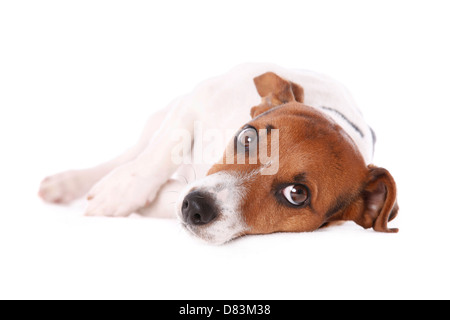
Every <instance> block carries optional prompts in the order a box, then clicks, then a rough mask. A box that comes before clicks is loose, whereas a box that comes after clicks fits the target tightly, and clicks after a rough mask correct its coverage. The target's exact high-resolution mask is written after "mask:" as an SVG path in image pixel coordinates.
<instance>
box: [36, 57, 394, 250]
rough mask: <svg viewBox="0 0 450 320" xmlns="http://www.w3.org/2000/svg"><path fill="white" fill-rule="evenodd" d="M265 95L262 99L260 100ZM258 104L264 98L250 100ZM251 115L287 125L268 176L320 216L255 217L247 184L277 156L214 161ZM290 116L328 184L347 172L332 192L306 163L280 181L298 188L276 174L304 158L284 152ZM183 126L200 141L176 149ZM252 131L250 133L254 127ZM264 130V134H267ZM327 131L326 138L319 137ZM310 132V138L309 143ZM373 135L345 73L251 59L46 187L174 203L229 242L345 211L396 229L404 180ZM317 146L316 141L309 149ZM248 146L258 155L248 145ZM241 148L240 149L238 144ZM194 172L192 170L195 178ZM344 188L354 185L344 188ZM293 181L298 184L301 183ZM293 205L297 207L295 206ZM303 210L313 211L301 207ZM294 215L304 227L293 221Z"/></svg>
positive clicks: (92, 206)
mask: <svg viewBox="0 0 450 320" xmlns="http://www.w3.org/2000/svg"><path fill="white" fill-rule="evenodd" d="M253 80H254V81H253ZM253 82H254V83H253ZM255 85H256V89H257V90H255ZM303 92H304V93H303ZM261 97H262V98H263V101H262V103H261V104H259V103H260V101H261ZM258 104H259V105H258ZM255 105H258V106H257V107H254V108H252V109H251V110H250V108H251V107H252V106H255ZM250 111H251V112H250ZM296 113H299V114H297V115H296ZM300 113H301V115H300ZM250 114H252V116H253V119H252V117H251V115H250ZM294 116H297V118H298V119H297V118H295V117H294ZM300 118H301V119H300ZM261 121H263V122H264V124H262V123H261V125H262V128H261V127H259V128H258V126H257V125H255V124H259V123H260V122H261ZM270 121H272V122H273V123H272V122H270ZM298 121H300V122H298ZM302 121H303V122H304V123H303V122H302ZM305 121H306V122H305ZM297 122H298V123H297ZM246 123H249V124H250V125H249V128H251V130H250V131H251V132H249V134H256V135H258V132H257V129H258V130H261V129H268V130H269V131H268V133H267V136H268V137H270V139H272V140H273V139H274V137H275V133H276V131H275V130H280V136H279V138H280V139H281V143H280V145H279V149H278V147H277V150H278V151H279V154H280V163H279V164H277V168H276V169H277V172H274V173H273V174H268V175H267V176H271V177H272V178H271V180H267V179H266V180H264V182H261V181H260V182H259V183H262V184H264V185H268V186H270V188H274V191H273V194H274V198H275V196H276V197H278V196H279V194H285V196H284V197H286V192H288V193H289V192H290V193H289V194H287V197H288V199H289V200H292V199H291V194H293V195H294V196H295V197H297V199H300V198H301V197H303V196H304V197H307V198H308V199H307V200H305V203H303V204H302V205H301V206H300V205H298V206H297V207H298V208H297V209H296V210H299V209H300V208H301V207H303V208H305V206H306V202H308V207H310V209H308V210H311V211H314V212H315V214H316V216H317V217H320V218H305V219H306V220H308V219H309V220H308V221H311V222H308V223H305V222H304V221H303V222H295V223H293V222H289V223H288V225H289V227H288V226H287V225H286V223H285V222H283V223H281V222H275V221H274V220H276V219H274V218H273V217H272V218H269V217H268V216H265V217H264V219H262V220H261V219H260V218H255V213H254V211H255V209H249V206H250V204H249V202H254V201H251V200H250V199H251V196H250V195H249V194H248V191H249V190H252V184H254V183H256V182H255V181H257V180H258V179H260V178H261V179H262V178H263V177H264V176H265V175H264V174H263V173H262V171H263V170H265V169H267V168H268V167H270V166H273V165H274V161H273V159H270V161H268V162H266V163H264V162H263V161H262V160H261V159H260V158H259V157H257V159H256V158H255V163H254V164H253V165H250V164H229V163H228V162H226V161H222V163H220V161H219V163H217V164H215V162H216V161H217V160H218V158H220V154H218V152H217V150H221V151H223V150H227V145H228V143H227V142H228V141H230V140H232V138H233V135H235V133H236V131H237V130H238V129H239V128H242V125H243V124H246ZM295 123H296V124H295ZM290 126H293V128H294V129H292V130H291V132H297V131H298V133H296V134H297V135H298V137H299V136H300V135H301V136H302V138H301V139H300V140H301V141H299V142H298V143H301V144H302V147H301V148H294V149H295V150H296V151H295V152H298V157H297V158H299V159H300V158H305V159H306V158H308V159H309V158H313V157H316V156H319V155H320V157H322V158H321V159H324V160H316V161H313V159H310V160H311V161H309V162H311V163H314V164H315V166H316V167H317V168H319V167H320V169H317V170H321V173H320V174H319V173H317V177H318V178H317V179H319V180H320V179H327V178H326V177H325V176H327V174H325V173H324V172H326V171H327V170H329V171H330V177H332V178H328V179H331V180H330V181H328V182H326V183H325V182H324V181H325V180H323V181H322V182H321V183H322V185H327V187H326V188H328V189H329V188H330V186H332V185H334V184H337V185H339V184H340V181H339V179H340V178H339V177H340V176H341V177H342V179H347V180H348V181H346V182H345V183H342V186H341V187H339V189H340V188H342V189H343V191H339V192H337V191H336V192H337V193H336V194H333V192H330V190H328V191H327V190H325V189H323V190H322V189H321V188H320V187H318V186H314V185H315V183H314V182H311V184H307V183H306V182H305V181H306V180H307V178H312V177H314V174H313V173H311V172H307V171H305V169H304V168H302V170H297V171H298V173H297V175H294V176H295V177H300V176H301V175H303V176H302V177H303V178H302V179H303V180H305V181H303V180H302V179H300V178H299V179H297V180H298V181H299V182H301V183H299V184H295V183H296V182H295V181H297V180H296V179H294V180H293V178H286V179H287V180H286V181H280V183H282V185H283V186H284V184H286V185H288V184H289V183H288V182H290V181H292V186H297V189H295V188H293V187H292V186H288V187H289V188H290V189H286V188H287V187H286V188H285V189H283V190H281V189H280V190H278V189H277V190H275V189H276V188H279V187H277V186H276V185H275V182H274V181H278V180H277V177H278V178H279V177H280V175H281V173H285V172H286V170H287V169H286V168H292V167H295V166H298V164H297V163H295V162H296V160H292V159H291V160H289V161H288V160H286V159H287V158H286V156H285V153H292V150H290V149H291V146H292V147H293V146H294V145H296V144H297V140H295V141H294V142H292V143H291V145H288V146H284V145H283V143H284V142H286V141H287V140H288V139H291V138H292V137H290V134H289V131H286V129H284V128H289V127H290ZM309 126H311V127H309ZM245 128H246V127H245V126H244V129H242V130H246V129H245ZM308 128H309V129H308ZM271 130H273V131H271ZM283 130H285V131H284V132H283ZM247 131H248V130H247ZM174 132H175V133H179V134H178V138H180V137H181V133H185V134H187V135H188V136H189V137H191V140H192V141H188V142H189V146H190V148H189V150H181V149H183V148H181V149H180V148H178V149H177V146H178V145H180V139H178V140H177V139H175V138H177V135H176V134H175V135H174ZM261 132H262V131H261ZM270 132H273V133H272V134H270ZM277 132H278V131H277ZM308 132H309V135H308ZM260 134H262V133H260ZM277 134H278V133H277ZM305 134H306V135H305ZM208 135H209V136H208ZM283 135H284V136H283ZM277 137H278V136H277ZM326 137H328V138H327V139H324V138H326ZM330 137H332V138H333V139H334V138H336V141H337V142H336V143H334V144H332V145H331V144H330V143H329V141H330V140H333V139H330ZM213 138H215V139H213ZM243 138H244V140H245V141H246V142H248V143H250V141H251V139H249V138H248V136H244V137H243ZM262 138H263V137H262V136H261V137H258V140H260V139H261V140H263V139H262ZM211 140H213V145H212V146H211ZM319 140H320V141H323V142H320V143H319V142H318V141H319ZM307 141H310V142H308V144H305V143H307ZM327 141H328V142H327ZM208 142H209V144H208ZM374 143H375V136H374V134H373V131H372V130H371V129H370V127H369V126H368V125H367V124H366V123H365V121H364V119H363V117H362V115H361V113H360V112H359V110H358V108H357V106H356V104H355V102H354V101H353V99H352V97H351V95H350V94H349V92H348V91H347V90H346V88H345V87H343V86H342V85H341V84H340V83H338V82H336V81H334V80H332V79H330V78H328V77H326V76H323V75H319V74H316V73H312V72H308V71H299V70H287V69H283V68H281V67H279V66H275V65H267V64H248V65H242V66H239V67H236V68H235V69H233V70H231V71H230V72H229V73H227V74H225V75H223V76H219V77H216V78H213V79H210V80H207V81H205V82H203V83H201V84H200V85H199V86H197V88H196V89H194V91H193V92H192V93H191V94H189V95H185V96H182V97H180V98H178V99H176V100H175V101H173V102H172V103H171V104H170V105H169V106H168V107H166V108H165V109H163V110H161V111H160V112H158V113H156V114H155V115H154V116H152V117H151V118H150V120H149V122H148V124H147V126H146V128H145V130H144V133H143V135H142V137H141V138H140V140H139V142H138V143H137V144H136V145H135V146H134V147H133V148H131V149H130V150H128V151H127V152H125V153H124V154H123V155H121V156H119V157H118V158H116V159H114V160H111V161H109V162H107V163H104V164H102V165H99V166H97V167H94V168H91V169H87V170H79V171H69V172H65V173H61V174H58V175H55V176H52V177H50V178H47V179H45V180H44V181H43V183H42V185H41V190H40V195H41V197H42V198H43V199H44V200H46V201H48V202H54V203H68V202H70V201H72V200H74V199H76V198H78V197H81V196H83V195H84V194H86V193H87V194H88V200H89V203H88V207H87V210H86V214H87V215H101V216H127V215H129V214H131V213H133V212H136V211H142V210H143V209H144V208H146V211H147V212H157V213H159V214H161V213H162V214H165V215H171V214H172V215H173V213H175V214H177V215H178V217H179V218H180V220H181V221H182V223H183V225H184V226H186V228H187V229H189V230H190V231H192V232H193V233H194V234H196V235H197V236H199V237H201V238H203V239H205V240H207V241H210V242H214V243H223V242H226V241H228V240H230V239H232V238H235V237H237V236H239V235H243V234H253V233H269V232H276V231H310V230H314V229H317V228H318V227H320V226H322V225H324V224H325V223H327V222H330V221H336V220H354V221H356V222H357V223H358V224H360V225H362V226H364V227H374V229H375V230H377V231H386V232H389V231H396V230H394V229H388V228H387V226H386V225H387V221H388V220H390V219H393V218H394V217H395V215H396V213H397V210H398V207H397V205H396V201H395V183H394V182H393V179H392V177H391V176H390V175H389V173H388V172H387V171H385V170H384V169H381V168H376V167H374V166H369V167H368V165H369V164H370V163H371V161H372V156H373V150H374ZM233 145H234V146H235V144H233ZM247 147H248V146H247ZM310 147H311V148H312V149H311V150H312V151H308V153H307V154H305V152H306V150H307V149H309V148H310ZM297 149H298V150H297ZM300 149H301V150H300ZM325 149H326V150H325ZM174 150H177V152H175V151H174ZM274 150H275V149H274V148H273V147H272V151H274ZM302 150H304V151H302ZM179 151H186V152H185V154H184V156H185V157H184V158H183V159H184V160H185V159H186V153H188V154H187V156H189V158H190V160H191V162H190V163H180V161H178V162H177V161H174V155H175V156H176V155H178V153H180V152H179ZM221 151H220V152H221ZM235 151H236V150H235ZM247 152H248V150H247ZM181 153H183V152H181ZM244 155H246V156H248V157H250V155H249V154H246V153H245V152H244ZM313 155H314V156H313ZM233 156H237V155H235V154H234V153H233ZM331 157H334V158H335V159H334V160H333V161H334V162H333V163H337V164H336V165H333V164H332V165H331V166H332V167H337V169H336V170H339V172H341V173H338V172H337V171H336V172H332V171H333V169H332V168H330V163H326V162H327V161H328V160H325V159H330V158H331ZM224 159H225V156H224ZM277 161H278V159H277ZM292 161H294V163H292ZM184 162H186V161H184ZM225 162H226V163H225ZM309 162H308V161H307V160H304V161H302V163H309ZM321 164H322V166H320V165H321ZM278 167H279V169H280V170H281V171H280V170H278ZM316 167H315V168H316ZM327 168H328V169H327ZM311 170H312V171H317V170H316V169H311ZM278 171H280V172H281V173H280V172H278ZM347 173H349V174H348V177H347ZM352 179H354V180H355V181H352ZM185 180H189V185H188V186H186V185H185V184H186V181H185ZM194 180H195V181H194ZM277 183H278V182H277ZM283 183H284V184H283ZM308 183H309V182H308ZM346 184H348V185H346ZM353 184H354V186H353ZM270 188H269V189H270ZM301 188H303V189H302V190H304V191H302V192H303V193H304V194H303V195H302V194H301V192H300V191H298V189H301ZM269 189H268V191H267V192H268V193H267V194H265V195H262V196H261V197H262V198H263V199H269V198H270V197H271V196H268V194H271V192H272V191H270V190H269ZM313 189H314V190H313ZM316 189H317V190H316ZM344 189H345V190H351V191H346V192H347V193H345V192H344V191H345V190H344ZM286 190H288V191H286ZM292 190H294V191H295V192H296V193H295V194H294V193H292V192H293V191H292ZM296 190H297V191H296ZM280 192H281V193H280ZM322 192H327V194H330V196H329V197H330V199H329V200H327V201H325V200H321V199H325V198H326V197H325V196H321V197H319V194H321V193H322ZM170 193H172V197H173V195H174V194H177V193H181V196H180V197H179V201H178V202H177V203H176V208H175V210H174V205H173V203H171V202H172V200H168V199H167V198H166V197H167V195H168V194H170ZM372 193H373V196H371V195H372ZM275 194H276V195H275ZM332 194H333V195H332ZM322 195H323V193H322ZM299 197H300V198H299ZM199 199H203V200H199ZM205 199H206V200H205ZM318 199H319V200H318ZM257 200H258V201H257V202H259V205H262V206H264V203H261V200H262V199H261V198H259V199H257ZM268 201H269V202H270V201H272V199H269V200H268ZM273 201H275V200H273ZM283 201H284V200H279V201H278V202H277V204H276V205H275V204H274V208H273V209H272V212H273V211H279V212H282V211H283V210H285V209H286V210H287V207H288V206H289V205H291V204H289V203H288V205H287V206H286V208H285V207H282V206H285V204H282V202H283ZM313 201H314V202H315V201H319V202H320V201H323V202H327V209H326V210H325V208H323V209H320V207H321V206H320V205H319V204H316V203H314V204H313ZM388 201H389V203H388V204H386V203H387V202H388ZM290 202H291V203H292V201H290ZM277 206H279V207H277ZM294 206H296V205H294ZM323 206H324V207H325V204H324V205H323ZM330 206H331V207H330ZM250 207H251V206H250ZM268 207H270V206H268ZM363 207H364V208H363ZM192 208H194V209H192ZM291 209H292V208H289V210H291ZM304 210H306V209H304ZM203 211H204V212H205V213H204V212H203ZM319 211H323V212H319ZM250 212H253V213H251V214H250ZM296 212H300V211H296ZM292 214H293V213H289V215H292ZM293 215H295V216H297V214H295V213H294V214H293ZM298 216H303V217H306V216H307V215H306V214H305V213H301V214H299V215H298ZM381 216H382V218H380V219H378V218H379V217H381ZM277 219H278V218H277ZM280 219H281V218H280ZM286 219H287V220H292V221H293V219H294V218H293V216H287V218H284V221H287V220H286ZM296 219H297V218H296ZM313 220H314V222H312V221H313ZM377 221H378V222H377ZM263 224H265V225H264V226H262V225H263ZM294 224H295V227H294V226H292V227H291V225H294Z"/></svg>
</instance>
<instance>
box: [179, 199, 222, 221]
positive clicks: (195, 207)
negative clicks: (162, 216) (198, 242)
mask: <svg viewBox="0 0 450 320" xmlns="http://www.w3.org/2000/svg"><path fill="white" fill-rule="evenodd" d="M181 212H182V214H183V219H184V221H185V222H186V223H187V224H190V225H195V226H201V225H204V224H207V223H210V222H211V221H213V220H214V219H216V218H217V215H218V212H217V206H216V204H215V201H214V198H213V197H212V196H211V195H210V194H209V193H206V192H200V191H193V192H191V193H189V194H188V195H187V196H186V197H185V198H184V200H183V204H182V207H181Z"/></svg>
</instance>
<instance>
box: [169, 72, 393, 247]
mask: <svg viewBox="0 0 450 320" xmlns="http://www.w3.org/2000/svg"><path fill="white" fill-rule="evenodd" d="M254 82H255V85H256V88H257V90H258V93H259V95H260V96H261V97H262V102H261V104H260V105H258V106H256V107H253V108H252V109H251V116H252V118H253V119H252V120H251V121H250V122H249V123H247V124H245V125H244V126H242V128H241V129H240V130H239V131H238V132H237V134H236V136H235V138H234V139H233V140H232V141H231V142H230V144H229V146H228V147H227V150H226V151H225V154H224V157H223V161H221V163H217V164H215V165H214V166H213V167H212V168H211V169H210V171H209V172H208V176H207V177H205V178H204V179H202V180H198V181H197V182H195V183H194V184H193V185H191V186H190V187H189V189H188V190H187V192H186V194H184V195H183V196H182V198H180V201H179V204H178V209H177V210H178V211H179V212H178V215H179V217H180V218H181V220H182V222H183V225H184V226H185V227H186V228H187V229H188V230H189V231H191V232H192V233H193V234H195V235H196V236H198V237H200V238H202V239H204V240H206V241H208V242H212V243H224V242H226V241H229V240H231V239H233V238H236V237H238V236H241V235H245V234H268V233H273V232H283V231H287V232H301V231H313V230H316V229H318V228H320V227H321V226H323V225H325V224H327V223H328V222H332V221H338V220H353V221H355V222H356V223H357V224H359V225H361V226H362V227H364V228H373V229H374V230H376V231H382V232H397V231H398V230H397V229H389V228H388V227H387V223H388V221H390V220H392V219H393V218H395V216H396V214H397V210H398V206H397V203H396V186H395V182H394V180H393V178H392V176H391V175H390V173H389V172H388V171H387V170H385V169H383V168H379V167H376V166H373V165H369V166H366V164H365V162H364V160H363V157H362V155H361V154H360V152H359V151H358V149H357V148H356V146H355V144H354V142H353V140H352V139H351V138H350V137H349V136H348V135H347V133H346V132H345V131H344V130H343V129H342V128H341V127H340V126H339V125H337V124H336V123H335V122H334V121H333V120H332V119H330V118H328V117H327V116H325V115H324V114H323V113H321V112H319V111H316V110H315V109H313V108H311V107H308V106H306V105H304V104H303V88H302V87H301V86H299V85H298V84H295V83H292V82H289V81H287V80H284V79H282V78H280V77H279V76H277V75H276V74H274V73H271V72H269V73H265V74H263V75H261V76H259V77H257V78H255V79H254ZM262 150H265V152H266V153H267V154H270V156H268V157H267V156H264V155H265V154H266V153H264V152H261V151H262ZM273 155H276V157H273ZM230 160H231V161H230ZM242 160H243V161H242Z"/></svg>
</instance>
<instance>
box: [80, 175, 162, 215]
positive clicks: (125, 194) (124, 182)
mask: <svg viewBox="0 0 450 320" xmlns="http://www.w3.org/2000/svg"><path fill="white" fill-rule="evenodd" d="M160 186H161V184H159V183H156V180H154V179H151V178H143V177H139V176H137V175H135V174H133V173H132V171H130V170H128V169H127V168H119V169H116V170H115V171H114V172H112V173H111V174H110V175H109V176H107V177H106V178H104V179H103V180H101V181H100V182H98V183H97V184H96V185H95V186H94V187H93V188H92V190H91V191H89V193H88V196H87V199H88V206H87V209H86V212H85V215H86V216H108V217H126V216H129V215H130V214H132V213H133V212H136V211H137V210H138V209H140V208H142V207H144V206H146V205H148V204H149V203H150V202H151V201H152V200H153V199H154V198H155V196H156V194H157V192H158V189H159V187H160Z"/></svg>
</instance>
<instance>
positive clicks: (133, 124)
mask: <svg viewBox="0 0 450 320" xmlns="http://www.w3.org/2000/svg"><path fill="white" fill-rule="evenodd" d="M448 12H449V8H448V6H447V1H430V0H428V1H376V2H373V1H372V2H369V1H317V0H315V1H280V0H277V1H261V0H259V1H230V0H229V1H222V2H218V1H193V0H191V1H91V0H90V1H2V2H0V130H1V131H0V137H1V151H2V152H1V160H0V163H1V165H0V194H1V207H0V298H153V299H168V298H181V299H206V298H208V299H216V298H221V299H242V298H245V299H299V298H304V299H316V298H325V299H329V298H343V299H349V298H357V299H358V298H359V299H367V298H375V299H399V298H447V299H448V298H450V293H449V290H450V289H449V286H450V276H449V268H450V258H449V249H448V246H449V243H450V236H449V234H450V232H449V228H448V226H449V222H450V218H449V216H450V212H449V211H450V210H449V207H448V204H447V203H448V199H449V195H448V194H449V187H448V181H449V178H450V177H449V174H448V165H447V164H448V161H449V156H448V154H449V153H448V150H447V149H448V146H449V143H448V141H447V139H448V138H449V137H450V135H449V125H448V124H447V123H448V121H447V117H448V111H449V108H450V103H449V101H450V98H449V92H450V90H449V86H450V77H449V74H450V63H449V57H450V47H449V30H450V22H449V21H450V20H449V18H448ZM242 62H274V63H277V64H280V65H283V66H285V67H295V68H306V69H311V70H315V71H319V72H323V73H326V74H329V75H331V76H333V77H334V78H337V79H339V80H340V81H341V82H343V83H344V84H346V85H347V86H348V87H349V89H350V91H351V92H352V93H353V94H354V96H355V99H356V100H357V102H358V103H359V105H360V106H361V109H362V110H363V112H364V114H365V116H366V119H367V120H368V122H369V123H370V124H371V125H372V127H373V128H374V129H375V131H376V132H377V136H378V144H377V150H376V157H375V161H374V162H375V163H376V164H377V165H379V166H383V167H385V168H387V169H388V170H390V171H391V173H392V175H393V176H394V178H395V179H396V181H397V184H398V192H399V195H398V199H399V204H400V207H401V209H400V213H399V217H398V218H397V219H396V220H395V221H394V222H393V223H391V224H390V225H391V226H393V227H399V228H400V233H399V234H395V235H393V234H380V233H375V232H373V231H371V230H364V229H362V228H360V227H358V226H356V225H354V224H353V223H348V224H345V225H344V226H341V227H333V228H330V229H324V230H320V231H317V232H314V233H305V234H276V235H268V236H253V237H245V238H242V239H239V240H237V241H234V242H232V243H230V244H227V245H224V246H220V247H216V246H209V245H205V244H203V243H201V242H199V241H198V240H196V239H193V238H191V237H190V236H188V235H187V234H185V233H184V231H182V230H181V228H180V227H179V226H178V224H177V222H176V221H172V220H158V219H140V218H134V219H133V218H130V219H108V218H84V217H82V212H83V207H84V205H85V203H84V202H83V201H81V202H79V203H77V204H75V205H73V206H71V207H57V206H50V205H45V204H43V203H41V201H40V200H39V198H38V197H37V189H38V185H39V182H40V180H41V179H42V178H44V177H45V176H46V175H48V174H51V173H56V172H58V171H61V170H65V169H71V168H83V167H88V166H91V165H94V164H97V163H99V162H102V161H104V160H107V159H109V158H111V157H113V156H115V155H117V154H119V153H120V152H121V151H123V150H124V149H126V148H127V147H129V146H131V145H132V144H133V143H134V141H135V140H136V139H137V137H138V136H139V134H140V131H141V130H142V128H143V125H144V123H145V121H146V119H147V117H148V116H149V115H150V114H151V113H152V112H153V111H155V110H157V109H159V108H161V107H164V106H165V105H166V104H167V103H168V102H169V101H170V100H171V99H173V98H175V97H176V96H177V95H179V94H181V93H185V92H188V91H190V90H191V89H192V88H193V86H194V85H195V84H197V83H198V82H199V81H201V80H203V79H205V78H208V77H210V76H214V75H217V74H220V73H223V72H226V71H227V70H228V69H230V68H232V67H233V66H235V65H236V64H239V63H242ZM249 107H250V106H249Z"/></svg>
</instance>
